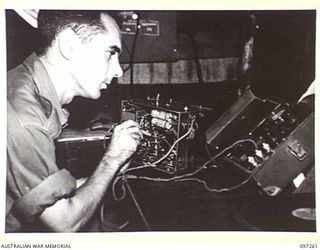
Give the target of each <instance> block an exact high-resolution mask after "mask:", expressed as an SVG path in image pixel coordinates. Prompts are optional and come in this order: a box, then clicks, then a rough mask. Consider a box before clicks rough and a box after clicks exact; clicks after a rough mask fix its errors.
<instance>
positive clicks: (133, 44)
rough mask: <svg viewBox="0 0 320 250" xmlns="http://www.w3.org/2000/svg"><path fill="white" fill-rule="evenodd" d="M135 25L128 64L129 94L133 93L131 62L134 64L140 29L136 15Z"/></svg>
mask: <svg viewBox="0 0 320 250" xmlns="http://www.w3.org/2000/svg"><path fill="white" fill-rule="evenodd" d="M136 23H137V30H136V33H135V35H134V38H133V42H132V47H131V53H130V54H129V56H130V63H129V65H130V66H129V68H130V86H131V93H134V92H133V72H134V70H133V62H134V53H135V49H136V43H137V39H138V35H139V29H140V15H138V18H137V20H136Z"/></svg>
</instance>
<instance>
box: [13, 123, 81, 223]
mask: <svg viewBox="0 0 320 250" xmlns="http://www.w3.org/2000/svg"><path fill="white" fill-rule="evenodd" d="M11 131H13V129H11ZM7 139H8V140H7V141H8V144H7V156H8V157H7V163H8V170H7V171H8V173H7V192H8V193H9V194H10V196H11V198H12V202H13V203H12V204H11V206H10V208H9V211H7V215H8V214H9V213H13V214H14V215H15V217H17V219H18V220H20V221H21V220H22V221H25V222H32V221H33V220H34V219H35V218H36V217H37V215H39V214H41V213H42V212H43V211H44V210H45V209H46V208H47V207H49V206H52V205H53V204H54V203H55V202H56V201H57V200H59V199H62V198H64V197H67V196H70V195H72V193H73V191H74V190H75V189H76V180H75V179H74V178H73V177H72V176H71V174H70V173H69V172H68V171H67V170H65V169H63V170H60V169H59V168H58V166H57V165H56V158H55V146H54V142H53V140H52V139H51V138H50V137H49V136H48V135H47V134H46V131H44V130H42V129H41V128H38V127H36V126H33V125H32V124H31V125H29V126H25V127H21V126H19V127H18V126H17V129H16V130H14V133H12V134H9V135H8V138H7Z"/></svg>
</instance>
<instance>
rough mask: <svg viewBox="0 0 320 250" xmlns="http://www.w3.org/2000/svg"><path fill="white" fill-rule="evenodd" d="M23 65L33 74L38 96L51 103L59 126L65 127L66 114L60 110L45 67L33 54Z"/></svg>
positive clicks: (60, 107)
mask: <svg viewBox="0 0 320 250" xmlns="http://www.w3.org/2000/svg"><path fill="white" fill-rule="evenodd" d="M25 64H27V65H28V66H29V67H30V70H31V71H32V73H33V77H34V81H35V84H36V86H37V88H38V90H39V94H40V95H41V96H43V97H45V98H46V99H48V100H49V101H50V102H51V104H52V105H53V107H54V108H55V109H56V110H57V113H58V116H59V120H60V123H61V125H62V126H63V125H65V124H66V123H67V121H68V114H67V113H66V112H65V111H64V110H63V109H62V106H61V104H60V101H59V98H58V95H57V92H56V90H55V88H54V85H53V83H52V81H51V79H50V77H49V74H48V72H47V70H46V67H45V66H44V64H43V63H42V62H41V60H40V58H39V57H38V56H37V55H36V54H35V53H33V54H31V55H30V56H29V57H28V58H27V59H26V60H25Z"/></svg>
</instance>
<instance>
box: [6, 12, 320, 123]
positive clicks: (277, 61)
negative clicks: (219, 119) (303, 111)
mask: <svg viewBox="0 0 320 250" xmlns="http://www.w3.org/2000/svg"><path fill="white" fill-rule="evenodd" d="M138 13H139V15H140V16H141V19H145V20H158V21H159V22H160V29H161V30H160V31H161V34H162V36H159V37H151V36H143V35H141V34H138V36H137V39H136V46H135V49H134V59H133V63H140V62H174V61H177V60H185V59H190V60H199V59H206V58H226V57H236V58H239V59H241V57H242V52H243V45H244V41H245V39H246V38H247V36H248V33H250V32H251V33H253V36H254V47H253V64H252V70H251V72H250V73H251V89H252V91H253V92H254V94H255V95H257V96H258V97H261V98H269V99H272V100H275V101H277V102H294V101H296V100H297V99H298V98H299V97H300V96H301V94H302V93H304V91H305V90H306V89H307V87H308V86H309V85H310V83H311V82H312V81H313V80H314V78H315V18H316V11H315V10H281V11H274V10H273V11H143V12H141V11H140V12H138ZM250 15H254V16H255V18H256V23H255V25H254V27H252V24H251V23H250ZM6 27H7V30H6V35H7V69H8V70H10V69H12V68H13V67H15V66H16V65H18V64H19V63H21V62H22V61H23V59H24V58H26V57H27V56H28V55H29V54H30V53H31V52H32V51H33V50H34V48H36V46H37V43H38V39H37V32H36V29H34V28H32V27H31V26H30V25H29V24H28V23H26V22H25V21H24V20H23V19H22V18H21V17H20V16H19V15H17V14H16V13H15V12H14V11H13V10H6ZM133 40H134V35H132V34H131V35H123V43H124V47H125V49H124V53H123V55H122V56H121V58H120V59H121V61H122V62H123V63H128V62H129V59H130V58H129V53H130V50H131V49H132V45H133ZM240 80H241V79H240V75H238V77H237V78H236V80H233V81H226V82H222V83H221V82H213V83H188V82H186V83H185V84H172V83H170V84H165V83H164V84H139V83H135V84H134V86H132V85H131V84H117V81H116V80H115V81H114V82H113V84H112V86H111V87H110V88H109V89H108V91H104V92H103V93H102V96H101V98H100V99H99V100H98V101H91V100H87V99H84V98H75V101H74V102H73V103H72V104H71V105H70V106H69V109H70V110H71V124H73V125H74V126H80V127H81V126H86V125H87V124H86V122H84V121H87V120H91V119H93V117H94V116H95V114H96V113H99V112H105V113H108V117H109V118H110V121H117V120H119V110H120V101H121V100H122V99H130V98H146V97H147V96H155V95H156V94H158V93H159V94H160V95H161V97H163V98H173V99H175V100H177V101H182V102H186V103H191V104H198V105H200V104H201V105H204V106H209V107H212V108H214V109H215V110H216V115H217V116H219V115H220V114H221V113H222V112H223V111H224V110H226V109H227V108H228V107H229V106H230V105H231V104H232V103H233V102H234V101H235V100H236V99H237V98H238V90H239V86H240V84H241V82H240ZM77 110H81V112H76V111H77Z"/></svg>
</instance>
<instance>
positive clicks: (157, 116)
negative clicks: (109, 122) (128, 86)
mask: <svg viewBox="0 0 320 250" xmlns="http://www.w3.org/2000/svg"><path fill="white" fill-rule="evenodd" d="M210 111H212V109H210V108H206V107H202V106H196V105H184V104H183V103H179V102H174V101H172V100H161V99H159V97H157V98H154V99H152V98H149V99H147V100H123V101H122V117H121V120H122V121H124V120H128V119H131V120H135V121H136V122H138V123H139V125H140V128H141V130H142V133H143V135H144V137H143V139H142V142H141V144H140V146H139V147H138V149H137V152H136V153H135V154H134V156H133V161H134V162H135V163H137V164H139V165H150V166H154V167H155V168H156V169H158V170H161V171H164V172H166V173H169V174H176V173H178V172H181V171H182V170H186V169H187V168H188V167H189V166H190V164H192V162H193V159H194V156H193V155H192V154H191V152H190V141H191V140H193V138H194V136H195V133H196V129H197V119H199V118H200V117H202V116H204V115H205V114H206V113H207V112H210Z"/></svg>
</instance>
